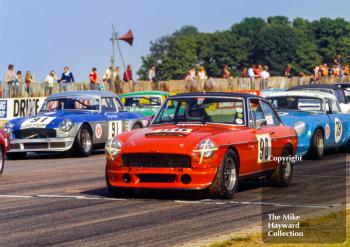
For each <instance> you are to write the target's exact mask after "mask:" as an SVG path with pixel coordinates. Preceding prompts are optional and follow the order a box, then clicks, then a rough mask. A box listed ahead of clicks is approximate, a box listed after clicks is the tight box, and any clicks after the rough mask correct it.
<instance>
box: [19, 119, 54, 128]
mask: <svg viewBox="0 0 350 247" xmlns="http://www.w3.org/2000/svg"><path fill="white" fill-rule="evenodd" d="M54 119H55V117H34V118H30V119H27V120H25V121H24V122H23V123H22V124H21V129H29V128H45V127H46V125H48V124H49V123H51V121H52V120H54Z"/></svg>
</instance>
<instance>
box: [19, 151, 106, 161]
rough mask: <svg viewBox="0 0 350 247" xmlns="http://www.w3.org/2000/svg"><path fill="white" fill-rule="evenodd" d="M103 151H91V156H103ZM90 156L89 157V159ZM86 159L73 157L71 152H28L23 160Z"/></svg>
mask: <svg viewBox="0 0 350 247" xmlns="http://www.w3.org/2000/svg"><path fill="white" fill-rule="evenodd" d="M104 153H105V151H104V150H103V149H98V150H94V151H92V154H91V156H94V155H101V154H104ZM91 156H90V157H91ZM72 158H74V159H88V158H89V157H80V156H77V155H74V153H71V152H28V153H27V156H26V157H25V158H24V159H25V160H43V159H47V160H51V159H72Z"/></svg>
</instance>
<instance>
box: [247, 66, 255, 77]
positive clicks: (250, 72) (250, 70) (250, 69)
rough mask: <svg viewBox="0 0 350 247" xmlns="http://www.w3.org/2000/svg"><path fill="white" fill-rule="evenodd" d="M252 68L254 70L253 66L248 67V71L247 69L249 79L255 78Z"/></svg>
mask: <svg viewBox="0 0 350 247" xmlns="http://www.w3.org/2000/svg"><path fill="white" fill-rule="evenodd" d="M254 68H255V65H253V66H250V67H249V69H248V76H249V77H250V78H255V74H254Z"/></svg>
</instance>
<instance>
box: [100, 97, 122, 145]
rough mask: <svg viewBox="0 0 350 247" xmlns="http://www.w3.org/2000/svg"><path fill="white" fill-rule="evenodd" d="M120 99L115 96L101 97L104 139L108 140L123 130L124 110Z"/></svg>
mask: <svg viewBox="0 0 350 247" xmlns="http://www.w3.org/2000/svg"><path fill="white" fill-rule="evenodd" d="M121 109H123V106H122V104H121V103H120V101H119V100H118V99H116V98H113V97H103V98H101V115H102V120H103V132H104V134H103V139H104V140H105V141H106V140H108V139H110V138H112V137H114V136H117V135H119V134H120V133H122V132H123V129H124V127H125V126H123V121H122V116H121V115H122V112H119V110H121Z"/></svg>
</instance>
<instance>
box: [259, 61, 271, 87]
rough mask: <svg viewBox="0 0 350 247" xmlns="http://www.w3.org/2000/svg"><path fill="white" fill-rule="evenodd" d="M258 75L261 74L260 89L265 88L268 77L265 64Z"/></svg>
mask: <svg viewBox="0 0 350 247" xmlns="http://www.w3.org/2000/svg"><path fill="white" fill-rule="evenodd" d="M260 75H261V89H265V88H266V87H267V82H268V79H269V78H270V73H269V67H268V66H267V65H265V66H264V69H263V71H262V72H261V74H260Z"/></svg>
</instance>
